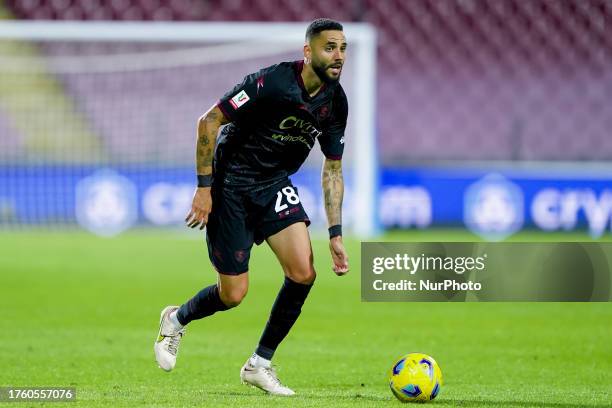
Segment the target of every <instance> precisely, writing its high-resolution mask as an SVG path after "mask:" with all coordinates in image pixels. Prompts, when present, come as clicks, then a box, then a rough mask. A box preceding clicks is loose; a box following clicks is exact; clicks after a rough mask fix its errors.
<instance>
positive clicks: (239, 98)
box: [230, 89, 250, 109]
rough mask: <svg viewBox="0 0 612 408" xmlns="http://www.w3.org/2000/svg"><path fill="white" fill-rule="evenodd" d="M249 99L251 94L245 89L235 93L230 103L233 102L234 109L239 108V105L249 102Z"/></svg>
mask: <svg viewBox="0 0 612 408" xmlns="http://www.w3.org/2000/svg"><path fill="white" fill-rule="evenodd" d="M249 99H250V98H249V95H247V93H246V91H245V90H244V89H243V90H242V91H240V92H238V93H237V94H236V95H234V96H233V97H232V99H230V103H231V104H232V106H233V107H234V109H238V108H239V107H241V106H242V105H244V104H245V103H247V102H248V101H249Z"/></svg>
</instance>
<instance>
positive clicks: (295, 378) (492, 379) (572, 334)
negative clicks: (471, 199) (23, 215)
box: [0, 231, 612, 408]
mask: <svg viewBox="0 0 612 408" xmlns="http://www.w3.org/2000/svg"><path fill="white" fill-rule="evenodd" d="M385 238H386V239H387V240H394V241H403V240H411V241H419V240H422V241H436V240H442V241H444V240H472V239H473V237H471V236H469V235H466V233H461V232H452V231H448V232H445V231H442V232H434V233H431V232H428V233H425V232H423V233H415V232H412V233H399V232H397V233H391V234H389V235H387V236H386V237H385ZM584 238H585V237H582V236H579V235H576V236H568V235H538V234H524V235H522V236H519V238H518V239H523V240H576V239H584ZM326 245H327V244H326V241H325V240H324V239H315V240H314V241H313V247H314V251H315V263H316V268H317V271H318V279H317V282H316V285H315V288H314V289H313V291H312V292H311V296H310V298H309V299H308V302H307V304H306V305H305V307H304V310H303V313H302V316H301V318H300V320H299V321H298V322H297V323H296V325H295V327H294V329H293V330H292V332H291V333H290V334H289V336H288V338H287V339H286V340H285V342H284V343H283V344H281V347H280V348H279V350H278V352H277V354H276V356H275V363H276V364H278V365H279V366H280V378H281V379H282V380H283V381H284V382H285V383H286V384H287V385H289V386H291V387H292V388H294V389H295V390H296V391H297V393H298V396H296V397H294V398H292V399H291V400H290V401H288V400H286V399H282V398H280V397H270V396H267V395H264V394H262V393H261V392H259V390H256V389H253V388H249V387H245V386H243V385H241V384H240V381H239V376H238V373H239V369H240V367H241V365H242V364H243V363H244V361H245V360H246V358H247V357H248V356H249V355H250V354H251V353H252V352H253V349H254V347H255V345H256V343H257V341H258V339H259V335H260V333H261V330H262V328H263V325H264V323H265V321H266V319H267V315H268V313H269V309H270V307H271V304H272V302H273V300H274V297H275V294H276V291H277V290H278V288H279V287H280V285H281V282H282V273H281V271H280V269H279V267H278V266H277V264H276V261H275V259H274V257H273V254H272V253H271V251H270V250H269V249H268V248H267V247H265V245H264V246H262V247H258V248H256V249H255V250H254V252H253V255H252V258H251V259H252V263H251V275H250V279H251V286H250V290H249V294H248V296H247V297H246V299H245V301H244V302H243V304H242V305H241V306H240V307H238V308H237V309H234V310H231V311H229V312H225V313H219V314H216V315H214V316H212V317H211V318H208V319H205V320H203V321H198V322H194V323H193V324H192V325H190V326H189V328H188V331H187V335H186V336H185V338H184V341H183V344H182V346H181V351H180V355H179V361H178V364H177V368H176V369H175V371H173V372H172V373H165V372H163V371H161V370H160V369H159V368H158V367H157V366H156V364H155V359H154V355H153V341H154V338H155V335H156V333H157V329H158V327H157V326H158V318H159V312H160V310H161V309H162V307H164V306H166V305H167V304H179V303H180V302H182V301H183V300H185V299H187V298H188V297H190V296H191V295H193V294H194V293H195V292H196V291H197V290H199V289H200V288H202V287H203V286H205V285H207V284H210V283H211V282H213V281H214V279H215V276H214V274H213V272H212V269H211V267H210V265H209V262H208V257H207V255H206V251H205V246H204V244H203V242H202V240H200V239H198V238H197V237H196V234H195V233H189V232H188V233H178V232H150V231H141V232H132V233H128V234H125V235H122V236H121V237H119V238H115V239H103V238H96V237H93V236H90V235H87V234H85V233H81V232H64V233H62V232H32V231H29V232H28V231H25V232H3V233H0V294H1V296H0V311H1V312H2V314H1V319H0V329H1V330H0V368H1V369H0V386H75V387H77V399H78V401H77V402H76V403H70V404H58V403H53V404H47V405H51V406H53V407H56V406H57V407H60V406H68V407H77V406H81V407H134V406H146V407H192V406H193V407H219V406H224V407H274V406H278V407H285V406H291V407H380V406H399V404H400V402H399V401H397V400H395V398H394V397H393V396H392V395H391V393H390V392H389V389H388V385H387V383H386V372H387V370H388V369H389V367H390V366H391V364H392V363H393V360H394V359H395V358H396V357H398V356H400V355H402V354H405V353H408V352H410V351H420V352H424V353H427V354H431V355H432V356H434V357H435V358H436V359H437V361H438V362H439V363H440V366H441V368H442V371H443V374H444V378H445V385H444V386H443V387H442V391H441V393H440V395H439V397H438V398H437V399H436V400H435V401H434V402H433V404H432V406H437V407H550V408H557V407H559V408H560V407H610V406H612V405H611V404H612V304H611V303H591V304H588V303H568V304H561V303H452V304H451V303H449V304H443V303H436V304H432V303H402V304H394V303H376V304H374V303H362V302H361V301H360V294H359V282H360V276H359V275H360V274H359V267H360V265H359V243H358V242H357V241H355V240H347V247H348V250H349V254H350V256H351V267H352V272H351V273H350V274H349V275H347V276H345V277H336V276H335V275H334V274H333V273H332V272H331V268H330V266H329V264H330V258H329V253H328V250H327V247H326ZM0 405H8V404H3V403H0ZM41 405H42V404H40V403H38V404H33V403H26V404H18V405H13V404H11V405H10V406H41Z"/></svg>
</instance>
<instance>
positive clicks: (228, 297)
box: [219, 287, 248, 309]
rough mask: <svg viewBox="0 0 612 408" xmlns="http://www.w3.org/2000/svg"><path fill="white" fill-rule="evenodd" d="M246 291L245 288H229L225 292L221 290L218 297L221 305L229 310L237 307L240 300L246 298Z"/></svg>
mask: <svg viewBox="0 0 612 408" xmlns="http://www.w3.org/2000/svg"><path fill="white" fill-rule="evenodd" d="M247 291H248V289H247V288H246V287H245V288H231V289H227V290H221V291H220V292H219V297H220V298H221V301H222V302H223V304H224V305H225V306H227V307H229V308H230V309H231V308H232V307H236V306H238V305H239V304H240V303H241V302H242V300H243V299H244V298H245V297H246V294H247Z"/></svg>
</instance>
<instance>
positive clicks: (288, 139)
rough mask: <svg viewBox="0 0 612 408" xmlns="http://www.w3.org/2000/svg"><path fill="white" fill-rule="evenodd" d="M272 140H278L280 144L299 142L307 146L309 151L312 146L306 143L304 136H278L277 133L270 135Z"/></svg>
mask: <svg viewBox="0 0 612 408" xmlns="http://www.w3.org/2000/svg"><path fill="white" fill-rule="evenodd" d="M272 139H274V140H280V141H281V142H300V143H304V144H305V145H306V146H308V148H309V149H311V148H312V146H311V145H310V143H309V142H308V139H306V138H305V137H304V136H292V135H280V134H278V133H275V134H273V135H272Z"/></svg>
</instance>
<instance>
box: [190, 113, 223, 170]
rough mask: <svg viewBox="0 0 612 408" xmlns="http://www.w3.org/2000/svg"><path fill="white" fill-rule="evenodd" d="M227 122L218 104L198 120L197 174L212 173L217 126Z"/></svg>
mask: <svg viewBox="0 0 612 408" xmlns="http://www.w3.org/2000/svg"><path fill="white" fill-rule="evenodd" d="M226 123H228V120H227V118H226V117H225V115H224V114H223V112H221V110H220V109H219V107H218V106H216V105H215V106H213V107H212V108H210V109H209V110H208V112H206V113H205V114H204V115H202V116H201V117H200V119H199V120H198V141H197V145H196V169H197V174H201V175H206V174H212V161H213V154H214V151H215V142H216V140H217V133H218V132H219V128H220V127H221V126H223V125H225V124H226Z"/></svg>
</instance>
